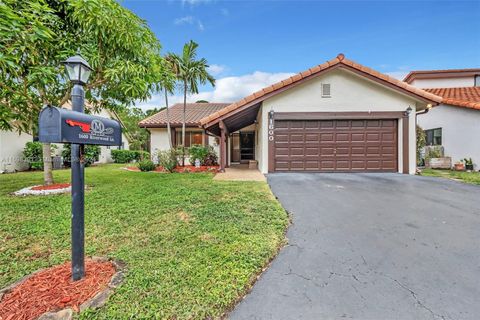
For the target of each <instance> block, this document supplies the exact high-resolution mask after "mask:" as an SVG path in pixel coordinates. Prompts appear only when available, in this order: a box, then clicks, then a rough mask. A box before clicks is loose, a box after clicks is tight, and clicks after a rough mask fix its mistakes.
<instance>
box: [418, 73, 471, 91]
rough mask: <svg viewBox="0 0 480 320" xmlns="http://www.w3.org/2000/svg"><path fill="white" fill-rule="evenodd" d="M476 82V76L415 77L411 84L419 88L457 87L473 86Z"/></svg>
mask: <svg viewBox="0 0 480 320" xmlns="http://www.w3.org/2000/svg"><path fill="white" fill-rule="evenodd" d="M474 84H475V79H474V77H473V76H472V77H458V78H445V79H415V80H413V81H412V83H411V85H412V86H415V87H418V88H457V87H473V86H474Z"/></svg>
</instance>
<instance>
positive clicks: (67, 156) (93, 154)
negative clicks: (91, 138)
mask: <svg viewBox="0 0 480 320" xmlns="http://www.w3.org/2000/svg"><path fill="white" fill-rule="evenodd" d="M83 152H84V160H85V167H89V166H90V165H92V164H93V163H94V162H96V161H98V159H99V158H100V152H101V149H100V146H94V145H85V147H84V150H83ZM62 157H63V165H64V166H66V167H70V166H71V158H72V146H71V145H70V144H64V145H63V150H62Z"/></svg>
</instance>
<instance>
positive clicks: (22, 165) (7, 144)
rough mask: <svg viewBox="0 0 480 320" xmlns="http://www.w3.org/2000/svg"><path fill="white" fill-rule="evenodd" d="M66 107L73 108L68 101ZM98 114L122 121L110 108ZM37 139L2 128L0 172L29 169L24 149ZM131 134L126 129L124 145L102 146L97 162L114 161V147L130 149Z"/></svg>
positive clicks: (55, 155)
mask: <svg viewBox="0 0 480 320" xmlns="http://www.w3.org/2000/svg"><path fill="white" fill-rule="evenodd" d="M63 107H64V108H66V109H71V105H70V104H69V103H68V102H67V103H66V104H65V105H63ZM95 114H96V115H98V116H101V117H106V118H110V119H115V120H118V121H120V122H121V120H120V118H119V117H118V115H117V114H116V113H115V112H113V111H109V110H100V111H99V112H97V113H95ZM122 127H123V128H125V126H124V125H122ZM32 141H36V140H35V137H34V136H33V135H31V134H28V133H18V132H16V131H5V130H0V173H5V172H15V171H24V170H28V168H29V164H28V162H27V161H25V159H24V157H23V150H24V148H25V144H26V143H27V142H32ZM56 145H57V149H55V153H54V155H53V156H54V157H60V156H61V154H62V149H63V148H62V146H63V145H62V144H56ZM128 148H129V135H128V133H127V132H126V131H123V132H122V146H121V147H116V146H113V147H110V146H108V147H107V146H100V156H99V160H98V162H97V163H109V162H113V159H112V157H111V150H112V149H128Z"/></svg>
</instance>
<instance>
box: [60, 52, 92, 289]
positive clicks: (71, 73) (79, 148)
mask: <svg viewBox="0 0 480 320" xmlns="http://www.w3.org/2000/svg"><path fill="white" fill-rule="evenodd" d="M63 64H64V65H65V69H66V70H67V74H68V78H69V79H70V81H71V82H72V83H73V88H72V110H73V111H77V112H81V113H83V112H84V105H85V90H84V88H83V86H84V85H86V84H87V82H88V78H89V76H90V73H91V72H92V68H91V67H90V65H89V64H88V62H87V61H86V60H85V59H84V58H83V57H82V56H81V55H80V53H79V52H77V55H75V56H73V57H70V58H68V59H67V60H66V61H64V62H63ZM71 168H72V227H71V228H72V231H71V232H72V234H71V236H72V280H73V281H76V280H80V279H82V278H83V277H84V276H85V161H84V159H83V144H72V148H71Z"/></svg>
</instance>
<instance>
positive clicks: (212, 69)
mask: <svg viewBox="0 0 480 320" xmlns="http://www.w3.org/2000/svg"><path fill="white" fill-rule="evenodd" d="M227 70H228V68H227V67H226V66H223V65H220V64H212V65H210V66H208V72H209V73H210V74H212V75H214V76H218V75H219V74H222V73H224V72H225V71H227Z"/></svg>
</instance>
